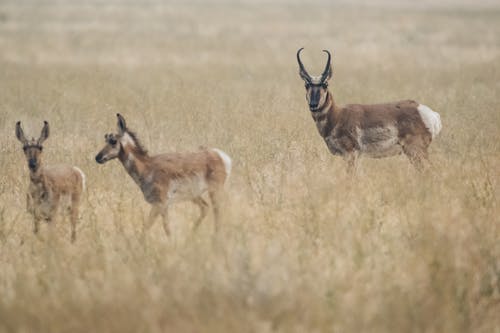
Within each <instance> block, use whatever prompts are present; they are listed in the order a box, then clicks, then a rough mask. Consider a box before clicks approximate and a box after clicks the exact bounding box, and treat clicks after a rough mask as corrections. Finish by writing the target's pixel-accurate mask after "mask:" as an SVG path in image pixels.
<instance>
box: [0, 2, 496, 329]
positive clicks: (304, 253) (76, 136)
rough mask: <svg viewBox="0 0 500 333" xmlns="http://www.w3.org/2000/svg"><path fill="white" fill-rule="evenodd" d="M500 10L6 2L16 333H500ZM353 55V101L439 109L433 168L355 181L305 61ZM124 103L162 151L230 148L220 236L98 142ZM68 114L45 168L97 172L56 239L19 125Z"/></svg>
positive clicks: (1, 233)
mask: <svg viewBox="0 0 500 333" xmlns="http://www.w3.org/2000/svg"><path fill="white" fill-rule="evenodd" d="M499 36H500V11H499V8H498V7H495V4H494V3H491V2H485V3H482V5H481V6H479V7H475V6H474V5H473V3H472V2H467V1H461V2H459V3H454V2H447V3H444V4H440V5H436V6H434V5H432V4H431V2H427V3H426V4H418V5H414V4H412V3H411V2H389V1H387V2H380V3H378V4H373V3H371V2H370V3H363V2H360V3H357V4H352V3H349V2H338V3H334V4H328V3H323V2H311V3H307V4H305V3H302V2H292V1H290V2H286V1H281V2H272V3H271V2H267V1H261V2H238V3H237V4H235V3H232V2H222V1H221V2H216V1H212V2H190V3H185V2H171V3H168V4H163V3H160V2H148V3H142V4H140V5H138V4H137V5H136V4H132V3H128V4H127V3H124V2H106V3H93V2H85V3H83V4H79V3H76V2H50V1H49V2H44V3H43V4H42V3H38V2H35V1H26V2H21V3H17V2H14V1H7V2H2V3H0V47H1V49H2V52H1V53H0V131H1V140H2V145H1V147H0V149H1V155H0V168H1V170H2V172H1V173H0V186H1V193H0V331H2V332H89V331H94V332H115V331H116V332H166V331H167V332H274V331H276V332H330V331H332V332H363V331H364V332H388V331H390V332H420V331H425V332H500V315H499V313H500V219H499V213H500V211H499V205H498V186H499V172H498V165H499V162H500V140H499V139H500V138H499V128H498V126H499V124H500V113H499V110H498V106H499V98H498V94H499V93H500V89H499V88H500V84H499V82H500V80H499V78H500V38H499ZM301 46H306V51H305V52H304V62H305V63H306V66H307V67H308V69H309V70H310V71H311V72H318V71H320V70H321V69H322V68H323V66H324V60H325V59H324V58H323V54H322V53H321V52H320V50H321V49H323V48H329V49H332V50H333V51H334V56H333V62H334V64H333V66H334V78H333V83H332V85H331V86H332V89H333V91H334V93H335V96H336V99H337V101H338V102H339V103H344V102H361V103H371V102H383V101H390V100H397V99H404V98H412V99H416V100H418V101H420V102H422V103H425V104H427V105H429V106H431V107H432V108H433V109H435V110H436V111H438V112H439V113H440V114H441V117H442V120H443V125H444V129H443V131H442V133H441V135H440V136H439V137H438V139H437V140H436V141H435V142H434V143H433V144H432V146H431V159H432V161H433V164H434V166H433V170H432V172H426V173H424V174H416V173H415V170H414V169H413V168H412V167H411V166H410V165H409V163H408V161H407V160H406V159H405V158H404V157H395V158H389V159H383V160H369V159H365V160H363V161H362V165H361V172H360V173H359V174H358V175H357V176H356V177H355V178H354V179H351V178H349V177H348V176H347V175H346V174H345V165H344V162H343V161H342V159H340V158H338V157H333V156H331V155H330V154H329V152H328V150H327V148H326V146H325V144H324V143H323V142H322V140H321V138H320V137H319V135H318V134H317V132H316V129H315V126H314V124H313V122H312V120H311V119H310V115H309V114H308V111H307V106H306V102H305V100H304V89H303V84H302V82H301V80H300V79H299V77H298V75H297V65H296V62H295V51H296V50H297V48H298V47H301ZM116 112H120V113H122V114H123V115H125V116H126V118H127V121H128V124H129V126H130V127H131V128H133V129H134V130H136V131H137V133H138V134H139V136H140V138H141V139H142V141H143V142H144V143H145V145H146V146H147V147H148V148H149V150H150V151H151V152H164V151H174V150H178V151H181V150H194V149H197V147H198V146H199V145H206V146H213V147H218V148H221V149H223V150H225V151H227V152H228V153H229V154H230V155H231V156H232V157H233V160H234V173H233V175H232V176H231V180H230V184H229V186H228V193H229V195H228V197H229V199H228V204H227V206H226V208H225V221H224V226H223V228H222V231H221V232H220V234H218V235H217V236H214V234H213V220H212V217H210V218H209V219H207V220H206V221H205V222H204V224H203V225H202V226H201V228H200V230H199V232H198V233H196V234H194V235H193V234H192V233H191V232H190V228H191V223H192V221H193V220H194V218H195V217H196V216H197V213H198V212H197V210H196V207H195V206H193V205H190V204H188V203H186V204H179V205H177V206H174V207H173V210H172V211H171V220H172V229H173V237H172V238H171V239H169V240H167V239H166V238H165V236H164V234H163V231H162V229H161V226H160V224H159V223H158V224H157V225H156V226H155V227H154V228H153V229H152V230H151V232H150V233H149V234H146V235H144V234H142V232H141V226H142V223H143V221H144V218H145V216H146V215H147V212H148V209H149V207H148V205H147V204H146V203H145V202H144V200H143V198H142V195H141V193H140V191H139V189H138V188H137V187H136V186H135V185H134V184H133V181H132V180H131V179H130V178H129V177H128V176H127V175H126V173H125V172H124V170H123V168H122V167H121V166H120V165H119V163H118V162H110V163H108V164H106V165H104V166H101V165H97V164H96V163H95V162H94V160H93V158H94V156H95V154H96V153H97V152H98V150H99V149H100V148H101V145H103V135H104V134H105V133H107V132H111V131H113V130H114V129H115V126H116V124H115V115H114V114H115V113H116ZM44 119H46V120H48V121H49V122H50V124H51V129H52V133H51V137H50V138H49V139H48V140H47V141H46V148H45V150H44V159H45V162H46V163H51V162H52V163H55V162H69V163H74V164H76V165H78V166H80V167H81V168H82V169H83V170H84V172H85V173H86V174H87V178H88V186H87V188H88V189H87V192H86V194H85V197H84V203H83V207H82V218H81V222H80V224H79V226H78V240H77V242H76V244H74V245H72V244H70V243H69V223H67V222H66V223H60V224H59V225H58V226H57V228H56V237H54V239H53V240H52V241H49V240H48V236H47V228H46V227H45V228H42V230H41V236H40V237H39V239H37V238H35V237H34V236H33V234H32V233H31V218H30V216H29V215H28V214H27V213H26V212H25V191H26V189H27V185H28V171H27V168H26V166H25V164H26V162H25V160H24V157H23V155H22V151H21V149H20V144H19V143H18V142H17V141H16V139H15V136H14V124H15V121H17V120H22V121H23V124H24V125H25V131H26V132H27V134H29V135H33V136H35V135H38V133H39V131H40V129H41V124H42V123H41V121H42V120H44Z"/></svg>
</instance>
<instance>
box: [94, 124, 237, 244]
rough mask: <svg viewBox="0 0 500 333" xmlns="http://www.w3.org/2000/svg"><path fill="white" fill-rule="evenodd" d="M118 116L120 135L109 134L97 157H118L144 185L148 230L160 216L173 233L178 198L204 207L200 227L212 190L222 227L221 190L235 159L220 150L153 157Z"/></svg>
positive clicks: (216, 224)
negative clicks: (172, 213)
mask: <svg viewBox="0 0 500 333" xmlns="http://www.w3.org/2000/svg"><path fill="white" fill-rule="evenodd" d="M116 116H117V117H118V134H106V135H105V136H104V138H105V141H106V145H105V146H104V148H103V149H102V150H101V151H100V152H99V153H98V154H97V156H96V157H95V160H96V162H97V163H100V164H103V163H105V162H107V161H109V160H112V159H114V158H118V159H119V160H120V162H121V163H122V165H123V166H124V167H125V170H126V171H127V172H128V174H129V175H130V176H131V177H132V179H133V180H134V181H135V183H136V184H137V185H138V186H139V187H140V189H141V191H142V193H143V195H144V199H145V200H146V201H147V202H148V203H150V204H151V205H152V207H151V211H150V213H149V218H148V220H147V221H146V223H145V225H144V230H145V231H147V230H148V229H149V228H151V226H152V225H153V223H154V221H155V219H156V218H157V216H158V215H161V216H162V219H163V229H164V231H165V233H166V234H167V236H169V235H170V229H169V225H168V208H169V206H170V204H172V203H174V202H178V201H187V200H189V201H192V202H193V203H194V204H196V205H198V207H199V208H200V216H199V218H198V219H197V220H196V222H195V224H194V227H193V230H194V229H196V228H197V227H198V226H199V224H200V223H201V221H202V220H203V219H204V218H205V216H206V215H207V210H208V203H207V201H205V199H203V197H202V195H203V194H204V193H205V192H208V194H209V197H210V200H211V202H212V209H213V212H214V217H215V228H216V230H217V228H218V219H219V210H220V200H221V194H222V193H221V192H222V190H223V187H224V183H225V181H226V180H227V178H228V177H229V174H230V172H231V163H232V162H231V158H230V157H229V156H228V155H227V154H226V153H224V152H223V151H221V150H219V149H203V150H200V151H198V152H192V153H167V154H160V155H154V156H150V155H149V154H148V152H147V151H146V150H145V149H144V147H143V146H142V145H141V143H140V142H139V140H138V139H137V136H136V135H135V133H134V132H132V131H131V130H129V129H128V128H127V125H126V123H125V119H124V118H123V117H122V116H121V115H120V114H117V115H116Z"/></svg>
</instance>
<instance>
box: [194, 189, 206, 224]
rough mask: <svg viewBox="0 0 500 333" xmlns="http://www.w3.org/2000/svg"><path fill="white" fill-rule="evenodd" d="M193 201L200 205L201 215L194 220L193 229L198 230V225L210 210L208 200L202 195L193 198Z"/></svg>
mask: <svg viewBox="0 0 500 333" xmlns="http://www.w3.org/2000/svg"><path fill="white" fill-rule="evenodd" d="M193 203H195V204H196V205H198V207H200V216H199V217H198V219H197V220H196V221H195V222H194V226H193V230H196V229H197V228H198V226H199V225H200V223H201V221H203V219H204V218H205V216H207V212H208V202H206V201H205V200H204V199H203V198H202V197H197V198H195V199H193Z"/></svg>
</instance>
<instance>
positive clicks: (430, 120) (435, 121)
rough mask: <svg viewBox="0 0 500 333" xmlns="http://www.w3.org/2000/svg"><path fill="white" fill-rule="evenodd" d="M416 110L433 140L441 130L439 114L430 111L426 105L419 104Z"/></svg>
mask: <svg viewBox="0 0 500 333" xmlns="http://www.w3.org/2000/svg"><path fill="white" fill-rule="evenodd" d="M417 110H418V113H419V114H420V117H421V118H422V120H423V122H424V124H425V127H427V129H428V130H429V132H430V133H431V135H432V138H433V139H434V138H435V137H436V136H437V135H438V134H439V132H441V129H442V128H443V125H442V124H441V116H440V115H439V113H437V112H435V111H432V110H431V108H430V107H428V106H427V105H423V104H419V105H418V108H417Z"/></svg>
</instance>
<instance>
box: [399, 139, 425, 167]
mask: <svg viewBox="0 0 500 333" xmlns="http://www.w3.org/2000/svg"><path fill="white" fill-rule="evenodd" d="M403 152H404V153H405V155H406V156H407V157H408V159H409V160H410V162H411V164H413V166H414V167H415V169H417V171H422V170H423V169H424V163H423V160H424V159H428V157H427V150H426V149H425V148H423V149H422V147H420V145H418V144H417V143H416V142H415V143H409V144H406V145H404V146H403Z"/></svg>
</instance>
